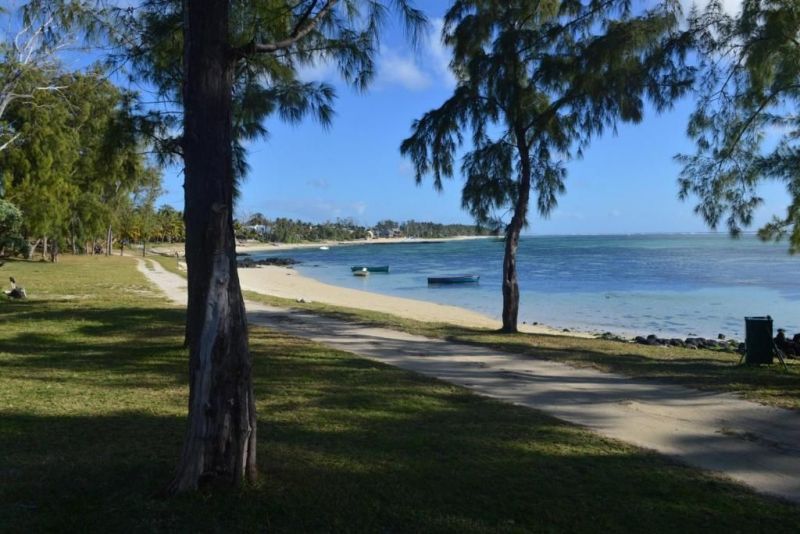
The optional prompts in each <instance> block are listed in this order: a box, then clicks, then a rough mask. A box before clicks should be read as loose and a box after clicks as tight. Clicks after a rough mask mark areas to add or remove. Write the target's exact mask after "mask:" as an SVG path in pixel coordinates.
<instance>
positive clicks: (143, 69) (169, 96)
mask: <svg viewBox="0 0 800 534" xmlns="http://www.w3.org/2000/svg"><path fill="white" fill-rule="evenodd" d="M328 4H329V2H319V1H317V0H301V1H288V0H237V1H234V2H231V21H230V28H231V35H230V44H231V47H232V54H233V57H234V59H235V62H234V66H233V71H234V90H233V95H232V96H233V101H234V102H233V104H234V120H233V122H234V124H233V139H234V146H233V152H234V169H235V171H236V177H237V179H242V178H243V177H244V176H246V174H247V172H248V166H247V162H246V150H245V143H246V142H247V141H251V140H255V139H260V138H266V137H267V136H268V134H269V132H268V130H267V128H266V126H265V125H264V121H265V119H266V118H267V117H270V116H274V115H277V116H278V117H279V118H280V119H281V120H283V121H285V122H290V123H296V122H299V121H302V120H303V119H305V118H307V117H311V118H313V119H314V120H316V121H317V122H319V123H320V124H321V125H322V126H323V127H325V126H327V125H329V124H330V122H331V120H332V118H333V100H334V98H335V96H336V95H335V91H334V89H333V87H332V86H330V85H329V84H326V83H321V82H302V81H300V80H298V78H297V71H298V69H299V68H300V67H302V66H304V65H312V64H317V63H321V62H330V63H333V64H335V65H336V66H337V68H338V71H339V73H340V75H341V76H342V78H343V79H344V80H345V81H346V82H348V83H350V84H352V85H354V86H355V87H357V88H359V89H364V88H366V86H367V84H368V82H369V81H370V80H371V79H372V77H373V74H374V56H375V53H376V52H377V48H378V32H379V30H380V28H381V26H382V25H383V24H384V22H385V18H386V16H387V14H388V9H387V6H386V5H384V4H383V3H381V2H377V1H372V0H366V1H365V0H342V1H339V2H334V3H330V4H332V5H334V4H335V7H334V8H333V9H330V10H328V9H326V6H327V5H328ZM390 5H391V6H392V7H394V8H395V10H396V11H398V12H399V13H400V14H401V16H402V20H403V22H404V24H405V25H406V28H407V30H408V31H409V32H410V33H411V34H412V35H413V36H414V37H415V36H416V35H417V33H418V32H419V28H420V26H421V25H422V24H424V22H425V18H424V16H423V15H422V12H420V11H418V10H416V9H413V8H412V7H411V6H410V4H409V3H408V2H407V0H393V1H392V2H390ZM109 13H110V15H111V20H112V21H113V22H112V23H111V24H109V27H108V28H107V29H106V32H107V36H108V38H109V39H110V41H111V43H112V44H113V45H114V46H115V47H117V50H118V51H119V52H118V54H117V56H116V57H114V58H112V62H113V63H115V64H119V65H122V64H130V65H131V67H132V69H131V72H130V74H131V76H132V78H133V79H138V80H144V81H146V82H148V83H151V84H153V85H154V86H155V87H156V89H157V93H158V95H159V102H158V104H159V105H158V106H157V107H156V106H147V107H144V108H142V110H141V111H142V116H141V120H140V127H141V128H142V130H143V131H145V132H146V133H147V135H149V136H150V137H151V138H152V139H153V141H154V144H155V147H156V149H157V152H158V154H159V157H160V159H161V162H162V163H175V162H177V161H178V160H179V159H180V157H181V149H180V144H181V143H180V137H181V135H182V134H181V133H177V134H176V131H179V130H180V120H181V103H182V95H181V90H182V80H183V72H182V69H183V66H182V62H181V58H182V57H183V2H182V1H181V0H145V1H143V2H140V3H139V5H138V6H137V7H136V8H130V9H129V8H119V9H112V10H110V12H109ZM317 18H319V21H318V22H317V23H315V24H314V25H313V26H309V27H310V31H308V32H307V33H304V34H303V36H302V38H299V37H298V35H299V34H300V32H301V31H302V29H303V28H304V27H306V26H308V25H309V24H310V23H311V22H312V21H314V20H315V19H317ZM120 28H124V32H122V31H120V30H119V29H120ZM295 39H296V40H295ZM288 41H292V43H291V44H285V43H287V42H288ZM260 47H273V48H271V49H269V50H264V49H261V48H260Z"/></svg>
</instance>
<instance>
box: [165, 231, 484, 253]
mask: <svg viewBox="0 0 800 534" xmlns="http://www.w3.org/2000/svg"><path fill="white" fill-rule="evenodd" d="M495 238H496V237H495V236H491V235H461V236H453V237H424V238H423V237H419V238H417V237H376V238H373V239H354V240H352V241H314V242H305V243H277V242H269V243H263V242H261V241H242V242H237V243H236V253H237V254H240V255H242V254H249V253H251V252H277V251H281V250H296V249H306V248H320V247H346V246H353V245H413V244H424V243H446V242H449V241H468V240H472V239H495ZM149 250H150V251H152V252H154V253H156V254H165V255H168V256H174V255H175V254H176V253H177V254H179V255H180V256H181V257H183V256H185V243H169V244H165V243H159V244H156V245H152V246H150V247H149Z"/></svg>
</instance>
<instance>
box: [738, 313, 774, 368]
mask: <svg viewBox="0 0 800 534" xmlns="http://www.w3.org/2000/svg"><path fill="white" fill-rule="evenodd" d="M744 335H745V339H744V343H745V353H744V363H746V364H747V365H759V364H762V363H772V358H773V356H774V355H775V352H774V350H773V348H772V344H773V341H772V317H770V316H769V315H767V316H766V317H745V318H744Z"/></svg>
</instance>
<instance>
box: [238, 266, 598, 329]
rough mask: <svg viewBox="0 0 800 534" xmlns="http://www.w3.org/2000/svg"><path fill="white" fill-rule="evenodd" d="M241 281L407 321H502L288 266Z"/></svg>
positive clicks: (245, 274) (257, 271) (249, 272)
mask: <svg viewBox="0 0 800 534" xmlns="http://www.w3.org/2000/svg"><path fill="white" fill-rule="evenodd" d="M239 280H240V282H241V285H242V289H244V290H247V291H254V292H256V293H262V294H264V295H272V296H275V297H283V298H288V299H292V300H297V299H303V300H305V301H311V302H323V303H325V304H332V305H335V306H345V307H348V308H360V309H364V310H370V311H376V312H383V313H389V314H392V315H397V316H399V317H404V318H406V319H416V320H418V321H428V322H442V323H451V324H456V325H460V326H467V327H473V328H492V329H497V328H500V326H501V323H500V321H497V320H495V319H492V318H491V317H487V316H486V315H483V314H480V313H477V312H474V311H470V310H466V309H464V308H459V307H456V306H446V305H443V304H434V303H432V302H425V301H421V300H414V299H406V298H401V297H392V296H388V295H380V294H378V293H370V292H368V291H360V290H358V289H350V288H346V287H338V286H333V285H329V284H324V283H322V282H319V281H317V280H314V279H312V278H308V277H306V276H303V275H301V274H300V273H298V272H297V271H295V270H294V269H291V268H286V267H277V266H272V265H265V266H262V267H258V268H250V269H239ZM520 330H522V331H524V332H530V333H537V334H558V335H571V336H580V337H584V336H586V337H590V335H589V334H581V333H576V332H570V333H569V334H565V333H563V332H561V331H559V330H556V329H554V328H549V327H547V326H543V325H537V326H534V325H520Z"/></svg>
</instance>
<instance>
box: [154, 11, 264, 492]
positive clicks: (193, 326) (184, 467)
mask: <svg viewBox="0 0 800 534" xmlns="http://www.w3.org/2000/svg"><path fill="white" fill-rule="evenodd" d="M228 15H229V0H192V1H188V0H184V17H185V19H184V43H185V45H184V46H185V48H184V87H183V96H184V137H183V154H184V163H185V177H186V178H185V210H184V217H185V222H186V264H187V270H188V287H189V292H188V293H189V301H188V308H187V319H186V321H187V322H186V341H187V344H188V346H189V421H188V430H187V433H186V437H185V440H184V444H183V451H182V454H181V459H180V463H179V465H178V472H177V475H176V477H175V479H174V480H173V481H172V483H171V484H170V486H169V488H168V491H169V492H170V493H177V492H183V491H189V490H194V489H196V488H197V487H198V486H199V485H200V484H202V483H205V482H210V481H213V480H217V481H220V482H222V483H223V484H229V485H233V486H239V485H242V484H243V483H244V482H245V481H253V480H255V478H256V413H255V403H254V400H253V385H252V379H251V360H250V351H249V348H248V340H247V319H246V316H245V309H244V301H243V299H242V293H241V289H240V286H239V278H238V275H237V272H236V251H235V242H234V236H233V157H232V144H231V139H232V122H231V114H232V87H233V62H232V58H231V54H230V50H229V44H228Z"/></svg>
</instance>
